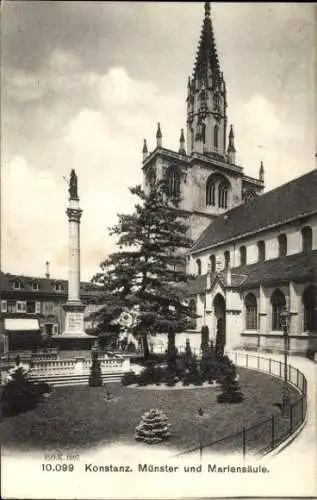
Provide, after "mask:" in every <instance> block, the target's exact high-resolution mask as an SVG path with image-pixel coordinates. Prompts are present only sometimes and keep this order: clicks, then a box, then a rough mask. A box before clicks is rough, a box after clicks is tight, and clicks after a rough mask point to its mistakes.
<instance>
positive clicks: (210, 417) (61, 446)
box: [0, 368, 299, 452]
mask: <svg viewBox="0 0 317 500" xmlns="http://www.w3.org/2000/svg"><path fill="white" fill-rule="evenodd" d="M238 373H239V375H240V380H239V384H240V386H241V390H242V392H243V394H244V398H245V399H244V401H243V403H240V404H232V405H230V404H219V403H217V401H216V396H217V394H218V392H217V389H211V388H208V387H207V388H199V387H197V389H188V390H166V391H162V390H142V389H137V388H134V389H133V388H130V387H123V386H121V384H119V383H114V384H108V385H107V387H106V389H107V390H109V391H110V392H111V393H112V394H113V395H114V399H112V400H110V401H106V400H105V388H103V387H96V388H95V387H88V386H77V387H61V388H55V390H54V392H53V393H52V395H51V396H50V397H49V398H47V399H46V400H44V401H42V402H41V403H40V404H39V405H38V407H37V408H35V409H34V410H32V411H29V412H26V413H22V414H20V415H17V416H15V417H10V418H5V419H4V420H3V421H2V423H1V425H0V432H1V435H2V446H3V448H4V449H14V448H16V449H19V450H21V451H23V450H31V449H37V450H39V449H40V450H49V451H51V452H53V451H58V450H65V448H67V449H68V450H70V449H74V450H77V451H79V450H81V449H85V448H88V447H96V446H97V445H98V446H99V445H104V444H107V443H111V442H119V441H120V442H122V443H123V442H124V443H127V444H128V443H131V444H132V443H133V444H135V445H136V446H138V443H137V442H136V441H135V440H134V430H135V427H136V425H137V424H138V423H139V421H140V417H141V415H142V414H143V413H144V412H145V411H147V410H149V409H150V408H153V407H157V408H160V409H161V410H163V411H164V412H165V413H166V414H167V416H168V418H169V422H170V424H171V432H172V436H171V439H170V440H169V441H167V442H166V446H168V447H172V448H174V449H177V450H179V451H182V450H185V449H187V448H191V447H195V446H198V445H199V442H200V440H202V442H203V443H208V442H211V441H214V440H217V439H220V438H223V437H226V436H228V435H229V434H232V433H234V432H238V431H241V429H242V427H243V426H246V427H249V426H251V425H253V424H255V423H257V422H258V421H260V420H265V419H266V418H268V417H270V416H271V415H272V414H273V415H276V416H277V420H278V421H280V420H281V419H280V418H279V417H278V415H280V410H279V409H278V408H277V406H275V405H276V404H277V403H280V402H281V399H282V389H283V382H282V381H281V380H279V379H277V378H273V377H270V376H269V375H266V374H263V373H259V372H256V371H252V370H246V369H243V368H239V369H238ZM298 398H299V395H298V393H297V392H296V391H295V390H294V389H292V388H291V389H290V399H291V402H292V401H296V400H297V399H298ZM199 408H203V410H204V416H203V417H199V416H197V410H198V409H199ZM284 423H285V426H287V422H285V421H284ZM284 423H283V422H282V424H279V425H284ZM269 432H270V429H269V428H268V429H267V430H263V429H262V428H259V432H255V433H253V434H254V435H253V437H252V439H253V445H254V447H255V448H256V447H261V446H262V447H263V439H264V438H265V437H267V436H266V434H267V433H269ZM223 446H224V447H225V448H226V449H227V448H228V447H229V448H230V451H231V450H232V448H233V449H234V448H236V447H241V438H239V440H238V441H237V442H235V440H232V439H231V440H230V441H228V442H225V443H223Z"/></svg>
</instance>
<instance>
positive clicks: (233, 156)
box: [227, 125, 236, 163]
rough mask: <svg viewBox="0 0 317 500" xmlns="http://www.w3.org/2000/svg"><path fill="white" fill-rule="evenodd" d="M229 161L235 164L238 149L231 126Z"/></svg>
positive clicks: (228, 150)
mask: <svg viewBox="0 0 317 500" xmlns="http://www.w3.org/2000/svg"><path fill="white" fill-rule="evenodd" d="M227 153H228V159H229V161H230V163H235V161H236V148H235V146H234V133H233V126H232V125H230V132H229V143H228V149H227Z"/></svg>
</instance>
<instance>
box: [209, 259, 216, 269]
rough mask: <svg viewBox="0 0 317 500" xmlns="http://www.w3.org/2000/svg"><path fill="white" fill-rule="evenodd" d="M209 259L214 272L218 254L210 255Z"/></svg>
mask: <svg viewBox="0 0 317 500" xmlns="http://www.w3.org/2000/svg"><path fill="white" fill-rule="evenodd" d="M209 261H210V270H211V271H212V272H213V273H214V272H215V271H216V256H215V255H211V256H210V257H209Z"/></svg>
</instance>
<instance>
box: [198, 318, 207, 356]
mask: <svg viewBox="0 0 317 500" xmlns="http://www.w3.org/2000/svg"><path fill="white" fill-rule="evenodd" d="M208 348H209V328H208V326H207V325H205V326H203V327H202V328H201V343H200V350H201V353H202V355H203V354H204V352H205V351H208Z"/></svg>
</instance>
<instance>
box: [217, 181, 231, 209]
mask: <svg viewBox="0 0 317 500" xmlns="http://www.w3.org/2000/svg"><path fill="white" fill-rule="evenodd" d="M228 189H229V186H228V184H227V183H226V182H225V181H224V182H221V183H220V184H219V190H218V205H219V208H227V207H228Z"/></svg>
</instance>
